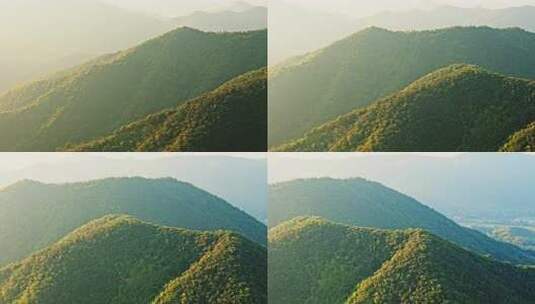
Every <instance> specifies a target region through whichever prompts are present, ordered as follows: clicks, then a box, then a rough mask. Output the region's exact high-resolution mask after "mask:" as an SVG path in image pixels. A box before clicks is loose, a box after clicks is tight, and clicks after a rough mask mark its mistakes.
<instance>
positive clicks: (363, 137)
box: [281, 65, 535, 152]
mask: <svg viewBox="0 0 535 304" xmlns="http://www.w3.org/2000/svg"><path fill="white" fill-rule="evenodd" d="M534 96H535V81H528V80H523V79H516V78H510V77H505V76H502V75H499V74H494V73H490V72H488V71H486V70H483V69H481V68H479V67H477V66H470V65H453V66H449V67H446V68H443V69H440V70H438V71H435V72H433V73H431V74H429V75H426V76H425V77H423V78H421V79H419V80H417V81H416V82H414V83H412V84H411V85H410V86H408V87H407V88H405V89H403V90H401V91H400V92H398V93H395V94H393V95H390V96H389V97H387V98H385V99H382V100H379V101H377V102H375V103H373V104H372V105H370V106H368V107H366V108H364V109H357V110H355V111H353V112H351V113H349V114H346V115H343V116H341V117H339V118H337V119H336V120H334V121H332V122H329V123H327V124H325V125H323V126H321V127H319V128H317V129H315V130H313V131H311V132H310V133H308V134H307V135H305V137H304V138H302V139H300V140H297V141H295V142H293V143H290V144H288V145H285V146H283V147H281V149H282V150H291V151H441V152H448V151H451V152H455V151H478V152H481V151H489V152H496V151H498V150H500V149H501V148H502V146H503V145H504V143H506V142H507V140H508V138H509V137H510V136H511V135H512V134H514V133H515V132H517V131H518V130H521V129H523V128H524V127H525V126H526V125H527V124H529V123H532V122H533V121H535V98H534ZM526 132H529V130H527V131H521V133H520V134H517V135H515V136H514V137H513V138H512V139H511V140H512V141H513V142H512V143H510V144H507V146H506V148H505V149H513V150H514V149H526V148H528V149H529V145H528V144H527V143H526V142H525V141H526V140H525V139H522V138H525V136H524V134H526ZM528 138H529V137H528ZM515 142H516V143H515Z"/></svg>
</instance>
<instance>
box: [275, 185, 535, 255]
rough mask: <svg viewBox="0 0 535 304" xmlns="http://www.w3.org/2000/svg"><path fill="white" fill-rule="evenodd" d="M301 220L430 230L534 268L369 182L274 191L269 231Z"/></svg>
mask: <svg viewBox="0 0 535 304" xmlns="http://www.w3.org/2000/svg"><path fill="white" fill-rule="evenodd" d="M298 216H321V217H324V218H326V219H328V220H332V221H335V222H338V223H343V224H349V225H355V226H360V227H373V228H381V229H407V228H419V229H425V230H427V231H429V232H431V233H433V234H435V235H437V236H439V237H441V238H444V239H446V240H449V241H451V242H454V243H456V244H458V245H459V246H462V247H464V248H466V249H468V250H471V251H473V252H476V253H479V254H481V255H488V256H491V257H493V258H495V259H498V260H502V261H507V262H511V263H516V264H535V254H533V253H531V252H528V251H524V250H522V249H520V248H518V247H516V246H513V245H511V244H506V243H502V242H498V241H496V240H494V239H492V238H490V237H488V236H486V235H484V234H482V233H480V232H478V231H475V230H471V229H468V228H464V227H461V226H460V225H458V224H456V223H455V222H453V221H452V220H450V219H448V218H447V217H445V216H443V215H442V214H440V213H438V212H436V211H434V210H433V209H431V208H429V207H427V206H425V205H423V204H421V203H419V202H418V201H416V200H414V199H413V198H411V197H408V196H406V195H403V194H401V193H399V192H397V191H394V190H392V189H390V188H387V187H385V186H383V185H381V184H379V183H375V182H370V181H367V180H364V179H347V180H335V179H329V178H322V179H310V180H296V181H291V182H286V183H281V184H275V185H272V186H271V187H270V189H269V210H268V218H269V226H270V227H274V226H276V225H278V224H280V223H282V222H284V221H287V220H290V219H292V218H294V217H298Z"/></svg>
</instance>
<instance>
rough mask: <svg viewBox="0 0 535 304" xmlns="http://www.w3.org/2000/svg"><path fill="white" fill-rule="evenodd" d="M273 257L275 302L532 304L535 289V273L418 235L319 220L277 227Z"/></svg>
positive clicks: (300, 220)
mask: <svg viewBox="0 0 535 304" xmlns="http://www.w3.org/2000/svg"><path fill="white" fill-rule="evenodd" d="M269 259H270V260H269V266H268V267H269V270H268V275H269V277H270V282H274V284H273V285H272V286H270V287H269V296H270V299H274V300H275V301H282V302H285V301H287V302H291V303H325V301H326V300H327V301H329V303H429V302H454V303H489V302H492V303H529V301H530V299H531V298H532V297H533V290H532V289H531V288H530V286H533V284H535V272H534V270H533V269H531V270H530V269H528V268H520V267H515V266H512V265H508V264H502V263H499V262H495V261H493V260H490V259H487V258H484V257H481V256H478V255H475V254H473V253H470V252H468V251H465V250H463V249H461V248H460V247H458V246H456V245H454V244H452V243H450V242H448V241H444V240H442V239H440V238H438V237H436V236H434V235H432V234H430V233H428V232H426V231H424V230H421V229H406V230H381V229H370V228H361V227H355V226H348V225H343V224H338V223H334V222H330V221H328V220H325V219H323V218H320V217H299V218H295V219H292V220H290V221H288V222H285V223H283V224H281V225H280V226H279V227H275V228H272V229H271V230H270V246H269ZM293 263H295V264H297V265H296V266H292V264H293ZM452 264H454V265H457V266H459V267H453V268H452V267H451V265H452ZM278 280H282V282H279V281H278ZM481 280H484V281H485V282H482V281H481ZM289 284H291V286H292V288H287V287H286V286H289ZM516 284H518V285H516ZM329 287H330V288H329ZM334 287H336V288H334ZM513 289H514V290H513Z"/></svg>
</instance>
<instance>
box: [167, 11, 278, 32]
mask: <svg viewBox="0 0 535 304" xmlns="http://www.w3.org/2000/svg"><path fill="white" fill-rule="evenodd" d="M240 8H241V9H239V10H224V11H216V12H206V11H198V12H195V13H193V14H191V15H188V16H184V17H177V18H175V19H174V20H173V21H174V22H175V23H176V24H177V25H178V26H187V27H192V28H196V29H199V30H203V31H209V32H240V31H254V30H262V29H267V18H268V9H267V7H262V6H250V5H247V4H242V6H241V7H240Z"/></svg>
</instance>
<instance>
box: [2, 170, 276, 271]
mask: <svg viewBox="0 0 535 304" xmlns="http://www.w3.org/2000/svg"><path fill="white" fill-rule="evenodd" d="M108 214H128V215H131V216H135V217H136V218H139V219H140V220H143V221H148V222H151V223H154V224H158V225H164V226H169V227H180V228H187V229H195V230H220V229H224V230H229V231H235V232H237V233H240V234H241V235H243V236H244V237H246V238H248V239H251V240H253V241H255V242H257V243H259V244H261V245H264V246H265V244H266V242H267V236H266V233H267V228H266V226H265V225H264V224H262V223H260V222H259V221H257V220H256V219H254V218H253V217H252V216H250V215H248V214H247V213H245V212H243V211H241V210H239V209H237V208H235V207H233V206H232V205H230V204H229V203H227V202H225V201H224V200H222V199H220V198H218V197H216V196H214V195H212V194H209V193H207V192H205V191H203V190H201V189H198V188H196V187H194V186H193V185H191V184H187V183H182V182H178V181H177V180H174V179H153V180H152V179H145V178H110V179H103V180H96V181H90V182H83V183H73V184H42V183H38V182H33V181H22V182H19V183H16V184H13V185H11V186H8V187H6V188H4V189H2V190H1V191H0V251H1V252H2V255H0V266H1V265H5V264H7V263H10V262H14V261H17V260H20V259H22V258H24V257H26V256H28V255H30V254H32V253H34V252H36V251H38V250H41V249H42V248H45V247H47V246H50V245H51V244H53V243H54V242H57V241H58V240H59V239H61V238H62V237H63V236H65V235H66V234H68V233H70V232H72V231H73V230H75V229H76V228H78V227H80V226H82V225H84V224H86V223H88V222H89V221H91V220H94V219H97V218H100V217H102V216H106V215H108Z"/></svg>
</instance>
